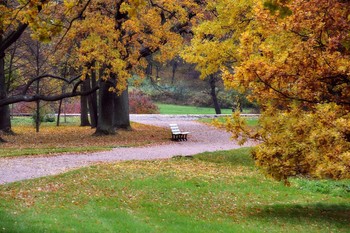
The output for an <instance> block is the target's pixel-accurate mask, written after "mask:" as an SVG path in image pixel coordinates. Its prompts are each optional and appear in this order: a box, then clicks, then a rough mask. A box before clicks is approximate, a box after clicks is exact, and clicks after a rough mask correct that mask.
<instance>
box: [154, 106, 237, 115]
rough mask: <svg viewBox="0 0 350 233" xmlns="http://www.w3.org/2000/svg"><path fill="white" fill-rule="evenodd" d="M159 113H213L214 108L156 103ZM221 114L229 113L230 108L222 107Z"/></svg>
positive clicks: (230, 111)
mask: <svg viewBox="0 0 350 233" xmlns="http://www.w3.org/2000/svg"><path fill="white" fill-rule="evenodd" d="M157 106H158V107H159V110H160V113H161V114H215V109H214V108H205V107H195V106H181V105H173V104H157ZM221 112H222V114H231V113H232V110H231V109H222V110H221Z"/></svg>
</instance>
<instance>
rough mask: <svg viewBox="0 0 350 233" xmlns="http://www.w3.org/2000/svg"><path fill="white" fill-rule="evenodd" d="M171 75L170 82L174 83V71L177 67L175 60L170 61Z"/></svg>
mask: <svg viewBox="0 0 350 233" xmlns="http://www.w3.org/2000/svg"><path fill="white" fill-rule="evenodd" d="M171 65H172V75H171V84H174V82H175V73H176V69H177V65H178V64H177V61H175V60H173V61H172V63H171Z"/></svg>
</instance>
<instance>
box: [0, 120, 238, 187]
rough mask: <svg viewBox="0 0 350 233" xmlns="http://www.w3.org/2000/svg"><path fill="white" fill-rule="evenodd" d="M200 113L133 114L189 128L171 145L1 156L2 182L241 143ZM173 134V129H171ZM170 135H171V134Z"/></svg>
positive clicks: (228, 146) (203, 150) (189, 153)
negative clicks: (200, 120) (182, 139)
mask: <svg viewBox="0 0 350 233" xmlns="http://www.w3.org/2000/svg"><path fill="white" fill-rule="evenodd" d="M197 118H198V116H162V115H132V116H131V120H132V121H135V122H140V123H144V124H151V125H156V126H161V127H168V125H169V123H178V125H179V127H180V129H181V130H184V131H189V132H191V134H190V135H189V136H188V138H189V140H188V141H185V142H172V141H170V140H169V143H168V144H163V145H156V146H146V147H136V148H115V149H113V150H111V151H107V152H97V153H91V154H63V155H58V156H50V157H35V156H32V157H18V158H0V184H5V183H10V182H14V181H20V180H25V179H31V178H36V177H42V176H48V175H54V174H59V173H63V172H65V171H67V170H70V169H74V168H79V167H84V166H88V165H91V164H94V163H99V162H111V161H123V160H152V159H165V158H171V157H173V156H175V155H193V154H197V153H201V152H205V151H216V150H228V149H234V148H239V147H240V146H239V145H238V144H237V143H236V142H234V141H231V140H230V135H229V134H228V133H226V132H224V131H222V130H218V129H216V128H214V127H211V126H207V125H204V124H201V123H198V122H196V121H194V120H196V119H197ZM169 134H170V130H169ZM169 137H170V135H169Z"/></svg>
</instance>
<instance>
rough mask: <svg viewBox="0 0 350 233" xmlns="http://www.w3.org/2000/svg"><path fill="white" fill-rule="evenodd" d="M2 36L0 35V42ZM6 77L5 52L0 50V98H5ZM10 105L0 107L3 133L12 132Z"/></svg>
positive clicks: (0, 125) (0, 126) (0, 122)
mask: <svg viewBox="0 0 350 233" xmlns="http://www.w3.org/2000/svg"><path fill="white" fill-rule="evenodd" d="M1 41H2V37H1V36H0V44H1ZM6 90H7V88H6V77H5V53H1V52H0V99H6V97H7V92H6ZM10 113H11V112H10V106H9V105H5V106H2V107H0V130H1V131H3V132H4V133H9V134H13V132H12V129H11V114H10Z"/></svg>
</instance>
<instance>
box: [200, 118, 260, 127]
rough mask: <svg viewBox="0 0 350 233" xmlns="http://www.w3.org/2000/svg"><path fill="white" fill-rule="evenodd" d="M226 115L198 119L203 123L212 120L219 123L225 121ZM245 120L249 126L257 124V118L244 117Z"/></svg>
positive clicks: (211, 121)
mask: <svg viewBox="0 0 350 233" xmlns="http://www.w3.org/2000/svg"><path fill="white" fill-rule="evenodd" d="M226 118H227V117H218V118H215V119H213V118H201V119H199V120H198V121H199V122H203V123H209V124H211V123H213V122H214V121H218V122H220V123H225V122H226ZM245 119H246V121H247V125H249V126H258V124H259V119H258V118H245Z"/></svg>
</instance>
